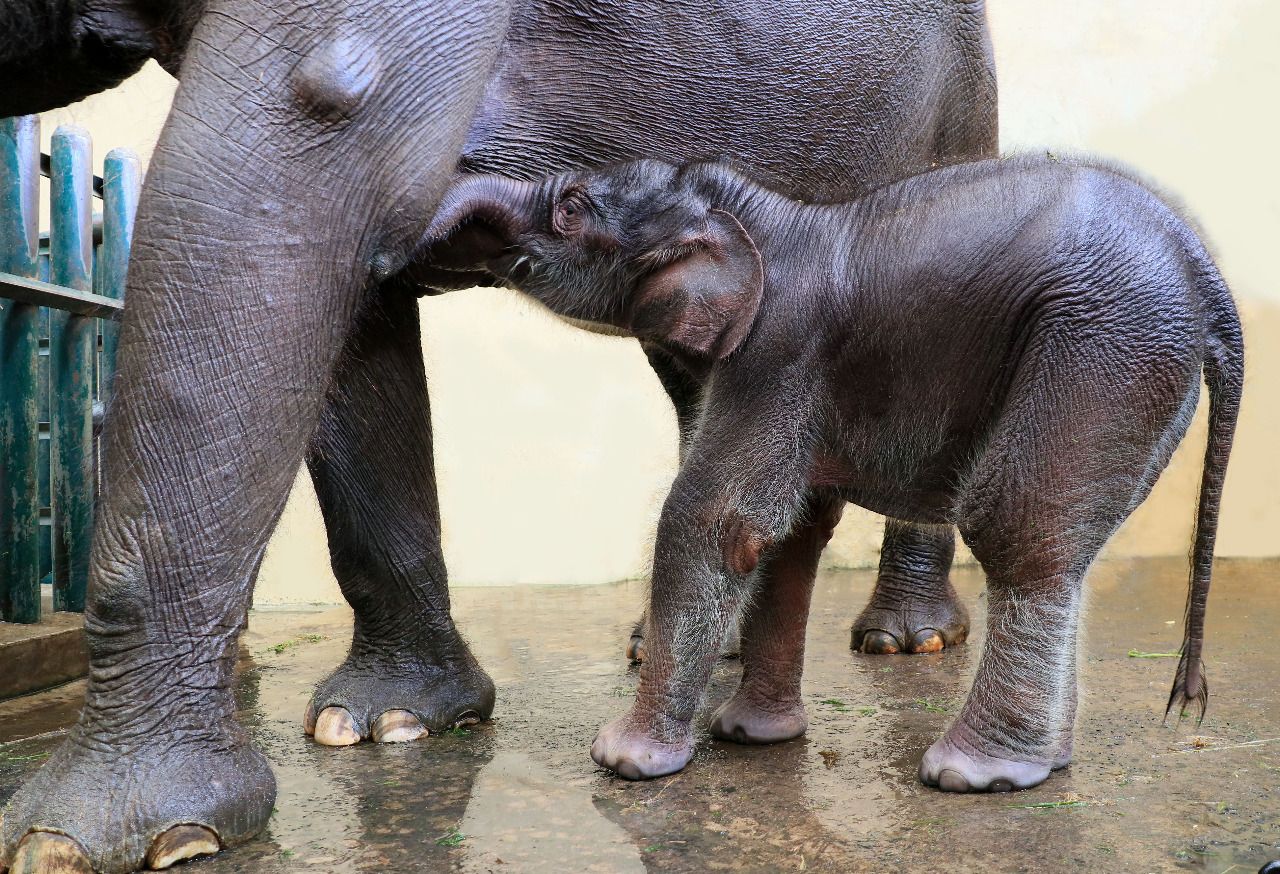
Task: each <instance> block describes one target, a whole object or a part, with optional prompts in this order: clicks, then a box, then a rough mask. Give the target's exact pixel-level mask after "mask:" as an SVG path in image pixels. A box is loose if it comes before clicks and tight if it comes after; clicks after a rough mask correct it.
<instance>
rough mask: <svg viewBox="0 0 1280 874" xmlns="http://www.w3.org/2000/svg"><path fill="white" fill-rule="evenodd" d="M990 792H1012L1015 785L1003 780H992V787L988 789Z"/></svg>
mask: <svg viewBox="0 0 1280 874" xmlns="http://www.w3.org/2000/svg"><path fill="white" fill-rule="evenodd" d="M987 791H988V792H1012V791H1013V783H1011V782H1010V781H1008V780H1005V779H1003V778H1001V779H999V780H992V781H991V785H990V786H988V787H987Z"/></svg>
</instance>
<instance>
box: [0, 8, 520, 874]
mask: <svg viewBox="0 0 1280 874" xmlns="http://www.w3.org/2000/svg"><path fill="white" fill-rule="evenodd" d="M434 11H435V13H436V14H435V17H433V18H432V19H431V24H430V29H428V30H427V31H425V32H424V31H423V26H424V25H423V24H422V12H421V10H419V9H417V8H415V7H408V6H406V7H396V8H395V9H392V8H389V7H386V6H383V5H379V6H378V7H376V8H375V7H373V6H371V5H369V4H341V6H340V7H339V5H338V4H329V3H327V2H313V3H309V4H296V3H293V2H277V3H255V2H252V0H244V2H243V3H238V4H231V3H230V0H225V2H224V0H210V2H209V5H208V12H207V13H206V14H205V16H204V17H203V18H202V19H201V20H200V22H199V24H198V25H197V26H196V30H195V34H194V36H193V39H192V41H191V45H190V47H189V51H188V53H187V56H186V59H185V61H184V63H183V67H182V81H181V83H180V85H179V87H178V92H177V95H176V97H175V101H174V107H173V110H172V112H171V115H170V118H169V121H168V123H167V124H166V127H165V130H164V133H163V135H162V136H161V139H160V142H159V144H158V145H157V148H156V151H155V154H154V157H153V159H152V162H151V166H150V168H149V171H148V175H147V180H146V185H145V190H144V192H143V196H142V199H141V203H140V205H139V209H138V219H137V227H136V233H135V245H134V249H133V260H132V263H131V265H130V271H129V288H128V294H127V300H128V305H127V307H126V314H125V322H124V325H123V327H122V331H121V338H120V359H119V360H120V365H119V371H118V373H117V375H116V384H115V391H114V392H113V397H114V398H115V401H114V405H113V407H112V409H111V410H110V411H109V413H108V421H107V429H106V433H105V435H104V442H105V446H104V460H103V476H104V486H103V494H104V502H103V504H102V505H101V508H100V512H99V520H98V527H97V532H96V537H95V542H94V551H93V556H92V559H91V562H90V565H91V566H90V579H89V602H88V606H87V609H86V612H85V627H86V631H87V634H88V638H89V651H90V675H89V681H88V691H87V695H86V702H85V706H84V708H83V709H82V711H81V716H80V720H79V722H78V723H77V725H76V726H75V727H74V728H73V729H72V730H71V731H70V733H69V735H68V738H67V740H66V741H65V742H64V743H63V745H62V746H61V747H60V748H59V749H58V750H57V751H56V752H55V753H54V755H53V756H52V758H51V759H50V760H49V762H48V763H47V764H46V765H45V766H44V767H43V768H42V769H41V770H40V771H39V772H37V773H36V775H35V776H34V777H33V778H32V779H31V780H30V781H29V782H28V783H27V784H26V785H25V786H23V787H22V788H21V789H20V790H19V791H18V793H17V794H16V795H14V797H13V798H12V800H11V801H10V804H9V806H8V807H7V808H6V810H5V814H4V822H3V827H2V829H0V841H2V843H0V853H2V854H3V859H2V860H0V867H3V865H4V864H9V863H11V864H12V872H11V874H29V872H31V871H59V870H67V871H80V870H89V869H92V870H95V871H103V872H109V874H114V872H125V871H132V870H135V869H137V868H139V867H141V866H142V865H143V864H144V863H145V864H149V865H151V866H152V867H165V866H167V865H169V864H172V863H173V862H174V861H176V860H179V859H181V858H184V857H187V856H190V855H192V854H194V853H202V852H210V851H215V850H217V849H218V848H219V847H226V846H229V845H232V844H235V843H237V842H239V841H243V840H246V839H248V838H249V837H250V836H252V835H253V834H255V833H256V832H258V831H259V830H260V829H262V828H263V827H264V825H265V824H266V821H267V818H268V817H269V816H270V813H271V808H272V804H273V801H274V782H273V779H272V776H271V772H270V769H269V768H268V766H267V763H266V761H265V759H263V757H262V755H261V754H260V753H258V752H257V751H256V750H255V749H253V747H252V746H251V745H250V743H249V739H248V737H247V735H246V733H245V732H244V730H243V729H241V728H240V727H239V726H238V725H237V723H236V721H235V719H234V711H235V701H234V698H233V695H232V680H233V677H232V668H233V666H234V662H235V658H236V654H237V648H236V643H237V640H238V638H239V635H240V632H241V630H242V628H243V626H244V623H245V619H246V614H247V610H248V604H249V593H250V586H251V583H252V579H253V576H254V574H255V572H256V570H257V567H258V565H259V562H260V561H261V557H262V554H263V550H264V549H265V544H266V541H267V538H268V536H269V534H270V533H271V530H272V528H273V527H274V525H275V523H276V520H277V519H278V517H279V514H280V512H281V509H282V507H283V506H284V501H285V499H286V496H287V493H288V490H289V487H290V485H291V483H292V480H293V477H294V474H295V472H296V471H297V468H298V466H299V465H300V464H301V463H302V460H303V457H304V454H305V450H306V446H307V443H308V441H309V440H310V439H311V436H312V434H313V432H314V430H315V426H316V423H317V421H318V418H319V413H320V409H321V403H322V399H323V397H324V393H325V390H326V389H327V387H328V384H329V379H330V376H331V373H332V368H333V363H334V361H335V360H336V359H337V357H338V355H339V353H340V351H341V349H342V346H343V344H344V342H345V341H346V338H347V337H348V335H349V331H350V328H351V321H352V316H353V314H354V313H355V312H356V311H357V308H358V305H359V303H360V302H361V301H362V300H363V299H365V297H366V296H367V295H368V294H369V292H370V290H371V289H372V288H373V287H374V286H375V285H376V284H377V282H378V281H379V279H381V278H382V277H383V276H384V275H386V274H389V273H394V271H395V270H396V269H397V267H398V266H400V265H401V264H402V263H403V261H404V259H406V258H407V257H409V254H410V253H411V251H412V248H413V247H414V246H415V245H416V243H417V240H418V236H419V234H420V232H421V229H422V227H424V226H425V225H426V224H427V222H429V220H430V216H431V213H432V212H433V211H434V208H435V206H436V203H437V202H438V199H439V196H440V194H441V192H442V190H443V188H444V186H445V184H446V183H447V181H448V179H449V177H450V175H451V173H452V170H453V166H454V164H455V162H456V157H457V155H458V153H459V151H460V150H461V144H462V139H463V136H464V134H465V129H466V126H467V124H468V123H469V121H470V118H471V117H472V116H473V114H474V111H475V107H476V105H477V104H478V103H479V100H480V97H481V94H482V93H483V88H484V84H485V81H486V79H487V76H488V73H489V71H490V70H491V69H492V65H493V61H494V58H495V56H496V53H497V49H498V46H499V44H500V40H501V37H502V34H503V32H504V29H505V25H506V15H507V13H506V7H505V5H504V4H501V3H497V2H494V3H488V4H486V3H484V2H476V0H472V2H470V3H467V4H459V5H458V6H457V7H456V8H454V7H450V8H447V9H446V8H444V7H440V8H438V9H435V10H434ZM337 27H341V28H342V30H341V31H340V32H339V31H338V30H334V29H333V28H337ZM63 857H69V858H67V859H66V861H65V862H60V861H55V860H58V859H59V858H63ZM59 866H61V867H59Z"/></svg>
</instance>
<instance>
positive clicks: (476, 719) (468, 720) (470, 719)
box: [453, 710, 480, 728]
mask: <svg viewBox="0 0 1280 874" xmlns="http://www.w3.org/2000/svg"><path fill="white" fill-rule="evenodd" d="M479 724H480V714H479V713H476V712H475V711H474V710H464V711H463V712H462V713H459V714H458V715H457V716H455V717H454V718H453V727H454V728H462V726H464V725H479Z"/></svg>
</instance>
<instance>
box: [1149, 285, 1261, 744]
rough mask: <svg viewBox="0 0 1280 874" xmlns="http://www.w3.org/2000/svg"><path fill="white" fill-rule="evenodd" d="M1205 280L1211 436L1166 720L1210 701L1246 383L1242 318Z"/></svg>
mask: <svg viewBox="0 0 1280 874" xmlns="http://www.w3.org/2000/svg"><path fill="white" fill-rule="evenodd" d="M1210 277H1211V278H1210ZM1202 284H1203V286H1205V291H1206V292H1207V293H1206V294H1205V298H1206V305H1207V307H1208V309H1209V312H1208V313H1207V314H1206V315H1207V321H1208V324H1207V325H1206V330H1205V335H1206V336H1205V359H1204V381H1205V386H1206V387H1207V388H1208V390H1209V440H1208V444H1207V445H1206V447H1205V453H1204V470H1203V471H1202V473H1201V478H1200V499H1199V501H1198V503H1197V505H1196V528H1195V540H1194V543H1193V545H1192V548H1191V590H1190V593H1189V595H1188V598H1187V612H1186V620H1185V621H1186V629H1185V632H1184V634H1185V636H1184V638H1183V641H1182V659H1181V661H1179V662H1178V673H1177V675H1176V676H1175V677H1174V680H1173V691H1172V692H1170V693H1169V706H1168V708H1167V709H1166V710H1165V719H1166V720H1167V719H1168V718H1169V714H1170V713H1172V712H1173V710H1174V708H1177V710H1178V718H1179V719H1181V718H1182V717H1183V716H1185V715H1186V706H1187V705H1188V704H1189V703H1190V702H1195V705H1196V707H1197V709H1198V711H1199V712H1198V714H1197V720H1196V724H1197V725H1198V724H1199V723H1200V722H1201V721H1203V720H1204V711H1205V707H1206V706H1207V705H1208V701H1209V682H1208V680H1207V679H1206V678H1205V672H1204V661H1203V660H1202V658H1201V653H1202V651H1203V649H1204V614H1205V606H1206V604H1207V603H1208V600H1209V581H1210V578H1211V576H1212V573H1213V544H1214V539H1215V537H1216V536H1217V532H1218V508H1219V506H1220V505H1221V503H1222V483H1223V480H1224V479H1225V477H1226V473H1227V459H1228V457H1229V456H1230V455H1231V440H1232V436H1233V435H1234V434H1235V427H1236V416H1237V415H1238V413H1239V411H1240V395H1241V391H1242V390H1243V386H1244V345H1243V341H1242V338H1241V331H1240V319H1239V316H1238V315H1237V314H1236V308H1235V304H1234V303H1233V302H1232V300H1231V294H1230V292H1229V291H1228V290H1227V288H1226V285H1225V284H1224V283H1223V282H1222V279H1221V277H1220V276H1219V275H1218V274H1217V271H1216V270H1210V271H1209V277H1206V281H1205V282H1203V283H1202Z"/></svg>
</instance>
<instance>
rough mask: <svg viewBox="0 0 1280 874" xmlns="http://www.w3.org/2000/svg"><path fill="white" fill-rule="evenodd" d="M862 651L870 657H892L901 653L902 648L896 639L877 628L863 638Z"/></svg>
mask: <svg viewBox="0 0 1280 874" xmlns="http://www.w3.org/2000/svg"><path fill="white" fill-rule="evenodd" d="M862 651H863V652H865V653H869V654H871V655H894V654H895V653H898V652H901V651H902V647H901V645H899V643H898V639H897V638H896V637H894V636H893V635H892V634H890V633H889V632H887V631H881V630H880V629H878V628H877V629H873V630H871V631H868V632H867V633H866V634H865V635H864V636H863V638H862Z"/></svg>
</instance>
